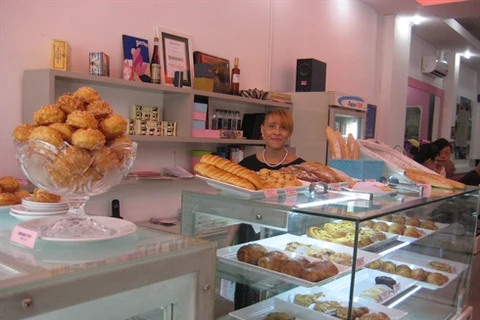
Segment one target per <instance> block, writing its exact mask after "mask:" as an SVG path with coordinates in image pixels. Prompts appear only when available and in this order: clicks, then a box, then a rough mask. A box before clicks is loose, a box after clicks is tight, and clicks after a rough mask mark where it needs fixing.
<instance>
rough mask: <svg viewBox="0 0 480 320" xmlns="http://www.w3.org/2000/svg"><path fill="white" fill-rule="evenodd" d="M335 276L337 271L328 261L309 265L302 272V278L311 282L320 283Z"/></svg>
mask: <svg viewBox="0 0 480 320" xmlns="http://www.w3.org/2000/svg"><path fill="white" fill-rule="evenodd" d="M336 274H338V269H337V267H336V266H335V265H334V264H333V263H332V262H330V261H319V262H315V263H311V264H308V265H307V266H306V267H305V269H303V270H302V278H303V279H305V280H307V281H311V282H318V281H322V280H325V279H328V278H330V277H332V276H334V275H336Z"/></svg>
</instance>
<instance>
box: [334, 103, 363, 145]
mask: <svg viewBox="0 0 480 320" xmlns="http://www.w3.org/2000/svg"><path fill="white" fill-rule="evenodd" d="M329 114H330V116H329V126H330V127H332V128H334V129H336V130H338V131H340V133H341V134H342V136H343V137H344V138H345V139H346V138H347V137H348V134H349V133H351V134H352V135H353V137H354V138H355V139H363V137H364V136H365V119H366V113H365V112H364V111H355V110H350V109H345V108H338V107H330V109H329Z"/></svg>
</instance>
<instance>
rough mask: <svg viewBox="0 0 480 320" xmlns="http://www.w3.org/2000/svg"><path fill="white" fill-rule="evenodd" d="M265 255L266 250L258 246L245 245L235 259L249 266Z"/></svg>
mask: <svg viewBox="0 0 480 320" xmlns="http://www.w3.org/2000/svg"><path fill="white" fill-rule="evenodd" d="M266 253H267V249H265V247H264V246H262V245H260V244H255V243H252V244H247V245H244V246H242V247H241V248H240V249H238V251H237V259H238V261H242V262H246V263H250V264H255V265H256V264H257V263H258V260H260V258H261V257H263V256H264V255H265V254H266Z"/></svg>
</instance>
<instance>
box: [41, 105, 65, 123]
mask: <svg viewBox="0 0 480 320" xmlns="http://www.w3.org/2000/svg"><path fill="white" fill-rule="evenodd" d="M65 117H66V114H65V112H63V110H62V109H60V108H59V107H58V106H56V105H53V104H47V105H45V106H43V107H41V108H40V109H38V110H37V111H35V112H34V113H33V122H34V123H35V125H37V126H48V125H49V124H52V123H55V122H64V121H65Z"/></svg>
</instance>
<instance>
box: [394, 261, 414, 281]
mask: <svg viewBox="0 0 480 320" xmlns="http://www.w3.org/2000/svg"><path fill="white" fill-rule="evenodd" d="M395 273H396V274H397V275H399V276H402V277H405V278H411V277H412V269H410V267H409V266H407V265H406V264H400V265H398V266H397V268H396V271H395Z"/></svg>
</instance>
